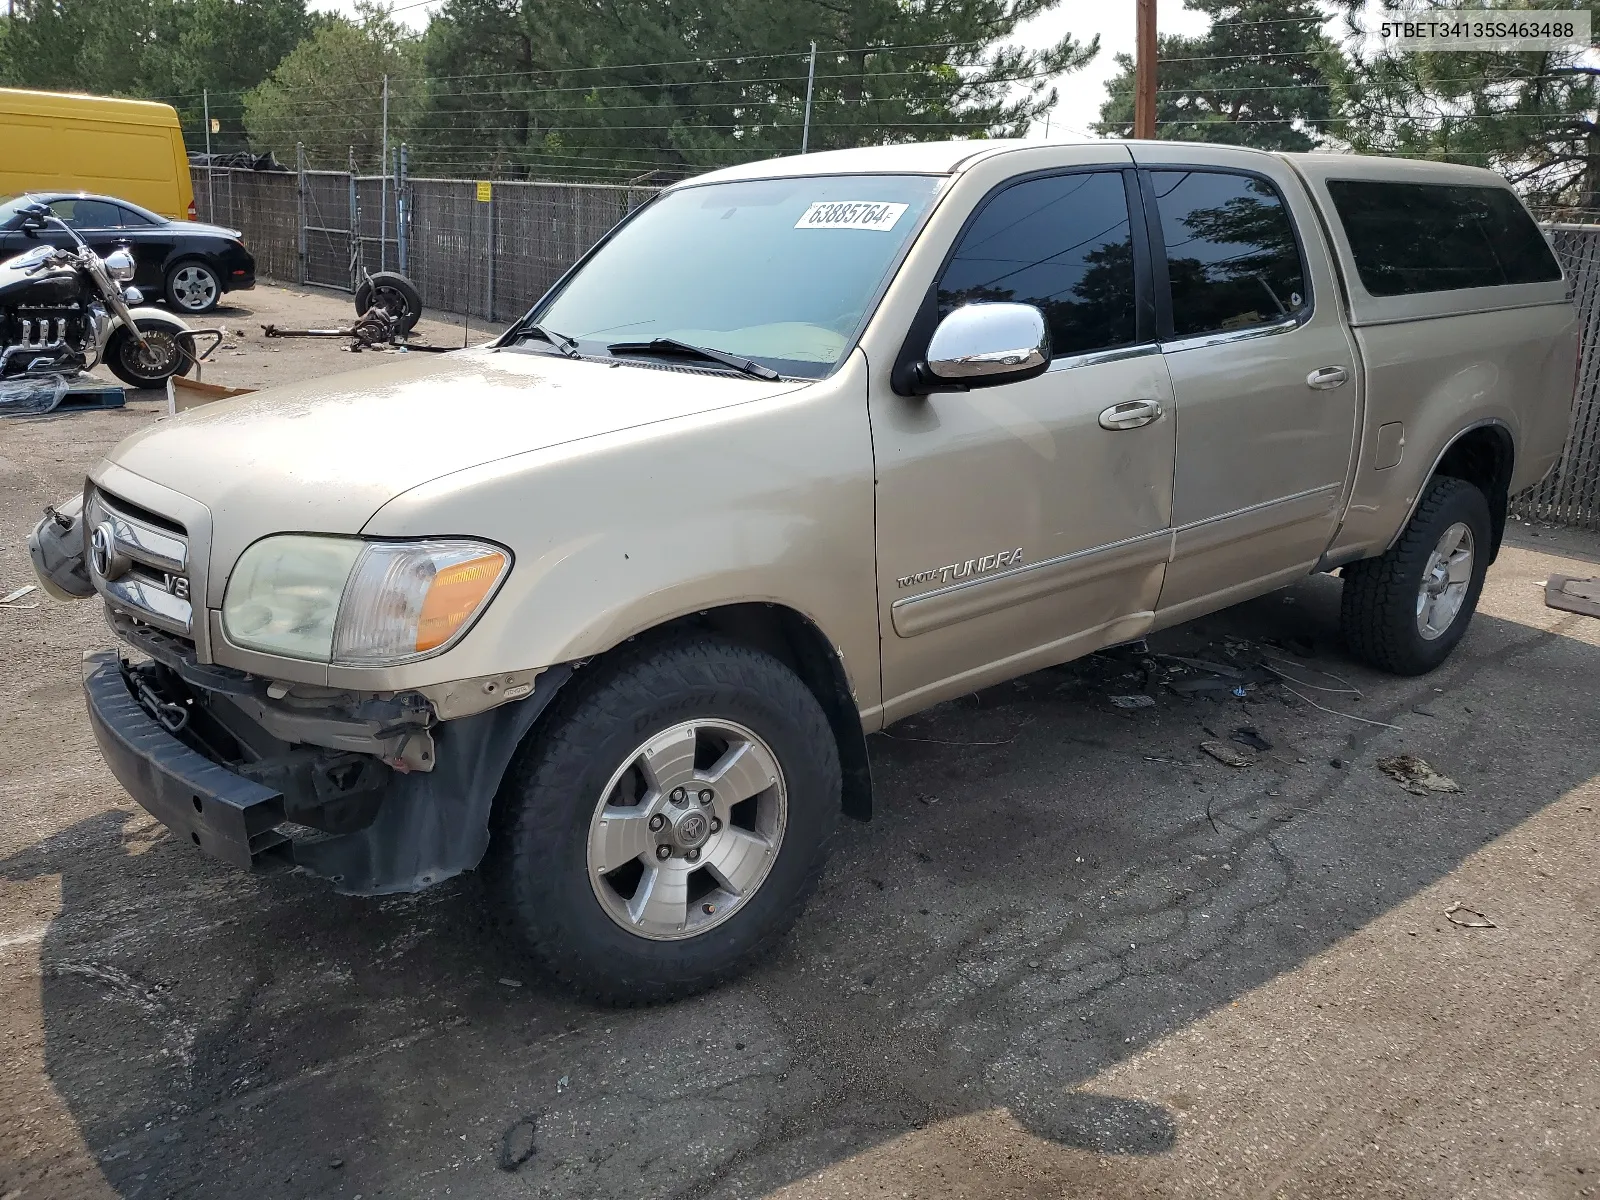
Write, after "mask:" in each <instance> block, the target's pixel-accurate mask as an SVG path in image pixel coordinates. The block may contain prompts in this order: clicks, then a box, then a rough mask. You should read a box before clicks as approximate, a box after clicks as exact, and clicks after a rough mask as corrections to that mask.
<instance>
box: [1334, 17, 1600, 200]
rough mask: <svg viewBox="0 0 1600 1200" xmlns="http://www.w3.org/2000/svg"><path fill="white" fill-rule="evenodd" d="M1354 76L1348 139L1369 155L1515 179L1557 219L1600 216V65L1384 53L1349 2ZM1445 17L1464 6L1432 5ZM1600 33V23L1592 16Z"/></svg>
mask: <svg viewBox="0 0 1600 1200" xmlns="http://www.w3.org/2000/svg"><path fill="white" fill-rule="evenodd" d="M1344 3H1345V7H1346V9H1347V12H1348V18H1349V21H1350V24H1351V30H1352V36H1351V37H1350V39H1349V41H1350V46H1351V54H1350V65H1349V69H1348V70H1347V71H1345V72H1343V73H1341V74H1339V75H1338V76H1336V77H1335V82H1336V85H1337V86H1336V89H1335V90H1336V97H1335V99H1336V102H1337V103H1338V104H1339V106H1340V108H1341V109H1342V113H1343V119H1342V120H1341V121H1340V122H1339V125H1338V128H1337V132H1338V134H1339V136H1340V137H1341V138H1342V139H1343V140H1344V141H1345V142H1347V143H1348V144H1349V146H1350V147H1351V149H1353V150H1357V151H1360V152H1362V153H1368V154H1400V155H1406V156H1408V157H1414V158H1431V159H1438V160H1441V161H1450V162H1463V163H1467V164H1469V165H1471V166H1479V167H1491V168H1493V169H1495V170H1498V171H1500V172H1501V173H1503V174H1504V175H1505V176H1506V177H1507V178H1508V179H1510V180H1511V182H1512V183H1513V184H1514V185H1515V186H1516V187H1517V189H1518V190H1519V191H1520V192H1522V193H1523V194H1524V195H1525V196H1526V197H1527V198H1528V199H1529V200H1530V201H1531V202H1532V203H1533V204H1535V205H1536V206H1538V207H1541V208H1544V209H1547V210H1560V211H1559V213H1557V214H1556V215H1572V214H1573V213H1575V212H1578V211H1582V212H1585V213H1588V214H1591V215H1592V214H1593V212H1594V210H1596V209H1600V123H1597V121H1596V112H1595V110H1596V107H1597V105H1600V94H1597V89H1596V82H1597V77H1600V67H1595V66H1591V65H1589V64H1588V63H1586V62H1585V61H1584V59H1585V57H1586V56H1585V54H1584V53H1583V51H1582V50H1581V49H1579V48H1577V47H1574V48H1572V49H1569V50H1553V51H1519V52H1507V51H1499V52H1470V53H1463V52H1450V53H1440V52H1408V53H1399V54H1395V53H1383V52H1377V53H1374V52H1372V51H1370V50H1369V49H1367V47H1366V45H1365V44H1364V42H1365V40H1366V39H1364V38H1362V37H1361V36H1359V33H1360V32H1361V31H1363V30H1365V29H1368V28H1369V27H1370V25H1371V20H1370V19H1369V18H1367V17H1366V16H1365V14H1364V6H1363V5H1362V4H1361V3H1360V2H1359V0H1344ZM1425 3H1426V4H1427V5H1428V6H1429V7H1433V8H1444V7H1449V8H1457V7H1459V5H1456V4H1454V3H1450V4H1448V5H1446V4H1444V3H1442V0H1425ZM1473 7H1475V8H1485V9H1492V8H1517V9H1527V8H1546V9H1551V10H1558V11H1559V10H1562V9H1565V10H1567V11H1571V10H1573V9H1574V8H1581V9H1587V10H1589V11H1590V12H1591V13H1596V12H1597V10H1600V0H1581V2H1580V3H1572V2H1571V0H1566V2H1558V0H1543V2H1541V0H1515V2H1514V3H1511V2H1508V0H1482V2H1481V3H1475V4H1474V5H1473ZM1591 20H1592V21H1593V23H1594V25H1595V26H1596V27H1597V28H1600V16H1596V17H1591Z"/></svg>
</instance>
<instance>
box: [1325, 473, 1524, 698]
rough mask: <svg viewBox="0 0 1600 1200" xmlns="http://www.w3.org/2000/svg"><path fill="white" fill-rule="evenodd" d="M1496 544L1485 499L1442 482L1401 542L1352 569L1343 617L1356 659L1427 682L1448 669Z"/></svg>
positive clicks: (1434, 485)
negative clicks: (1442, 668)
mask: <svg viewBox="0 0 1600 1200" xmlns="http://www.w3.org/2000/svg"><path fill="white" fill-rule="evenodd" d="M1492 537H1493V533H1492V531H1491V528H1490V520H1489V502H1488V500H1487V499H1485V497H1484V494H1483V493H1482V492H1481V491H1479V490H1478V489H1477V488H1475V487H1474V486H1473V485H1472V484H1470V483H1467V482H1466V481H1465V480H1461V479H1452V478H1449V477H1448V476H1444V475H1439V476H1435V477H1434V478H1433V479H1432V480H1431V481H1430V482H1429V483H1428V485H1427V487H1426V488H1425V489H1424V490H1423V494H1422V500H1421V501H1420V502H1419V503H1418V505H1417V510H1416V512H1414V513H1413V514H1412V515H1411V520H1410V521H1409V522H1407V524H1406V527H1405V530H1404V531H1403V532H1402V533H1401V535H1400V540H1399V541H1397V542H1396V543H1395V544H1394V545H1393V546H1391V547H1390V548H1389V549H1388V551H1386V552H1385V553H1384V554H1381V555H1379V556H1378V557H1377V558H1369V559H1363V560H1362V561H1361V562H1357V563H1351V564H1350V565H1349V566H1347V567H1346V568H1345V569H1344V597H1343V600H1342V602H1341V614H1340V615H1341V621H1342V624H1343V626H1344V636H1345V643H1346V645H1347V646H1348V647H1349V649H1350V652H1351V653H1352V654H1353V655H1355V657H1356V658H1359V659H1360V660H1361V661H1362V662H1364V663H1367V664H1368V665H1369V666H1374V667H1377V668H1378V669H1379V670H1383V671H1390V672H1392V673H1394V674H1396V675H1423V674H1426V673H1427V672H1429V671H1431V670H1433V669H1434V668H1435V667H1437V666H1438V665H1439V664H1440V663H1442V662H1444V660H1445V659H1446V658H1448V657H1449V656H1450V652H1451V651H1452V650H1454V649H1455V647H1456V643H1457V642H1459V641H1460V640H1461V638H1462V637H1463V635H1465V633H1466V631H1467V625H1468V623H1469V622H1470V621H1471V620H1472V614H1473V611H1474V610H1475V609H1476V608H1477V606H1478V595H1479V593H1480V592H1482V591H1483V578H1484V574H1485V573H1486V572H1487V571H1488V569H1489V554H1490V548H1491V541H1490V539H1491V538H1492Z"/></svg>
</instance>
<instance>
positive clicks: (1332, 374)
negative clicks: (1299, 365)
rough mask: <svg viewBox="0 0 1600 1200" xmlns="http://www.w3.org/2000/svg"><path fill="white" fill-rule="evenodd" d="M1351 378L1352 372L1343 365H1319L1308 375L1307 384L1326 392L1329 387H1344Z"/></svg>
mask: <svg viewBox="0 0 1600 1200" xmlns="http://www.w3.org/2000/svg"><path fill="white" fill-rule="evenodd" d="M1349 378H1350V373H1349V372H1348V371H1346V370H1345V369H1344V368H1343V367H1318V368H1317V369H1316V370H1315V371H1313V372H1311V374H1309V375H1307V376H1306V386H1307V387H1309V388H1316V389H1317V391H1319V392H1325V391H1327V390H1328V389H1329V388H1336V387H1342V386H1343V385H1344V381H1345V380H1347V379H1349Z"/></svg>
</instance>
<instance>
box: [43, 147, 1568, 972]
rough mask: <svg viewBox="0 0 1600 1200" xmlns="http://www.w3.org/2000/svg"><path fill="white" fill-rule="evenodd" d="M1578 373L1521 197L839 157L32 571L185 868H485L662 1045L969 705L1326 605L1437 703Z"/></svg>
mask: <svg viewBox="0 0 1600 1200" xmlns="http://www.w3.org/2000/svg"><path fill="white" fill-rule="evenodd" d="M1577 357H1578V323H1577V321H1576V319H1575V316H1574V311H1573V309H1572V307H1571V305H1570V303H1569V301H1568V295H1567V286H1566V283H1565V280H1564V278H1563V275H1562V271H1561V268H1560V266H1559V265H1558V263H1557V261H1556V259H1555V257H1554V255H1553V254H1552V253H1551V250H1550V247H1549V245H1548V243H1547V241H1546V239H1545V237H1544V236H1543V234H1542V233H1541V231H1540V230H1539V228H1538V227H1537V225H1536V224H1535V223H1534V221H1533V220H1532V218H1531V217H1530V216H1529V214H1528V212H1527V210H1526V209H1525V208H1524V207H1523V205H1522V204H1521V202H1520V201H1519V200H1518V199H1517V197H1516V196H1515V195H1514V194H1513V193H1512V191H1511V190H1510V189H1509V188H1508V187H1507V186H1506V183H1505V181H1504V180H1503V179H1501V178H1500V177H1499V176H1497V175H1495V174H1492V173H1490V172H1487V171H1483V170H1476V169H1471V168H1467V167H1461V166H1450V165H1443V164H1437V163H1421V162H1407V161H1398V160H1388V159H1376V158H1362V157H1356V156H1349V155H1320V154H1311V155H1293V154H1289V155H1284V154H1271V153H1265V152H1258V151H1250V150H1244V149H1238V148H1231V147H1220V146H1207V145H1195V144H1189V143H1174V142H1169V143H1160V142H1100V143H1091V144H1081V145H1068V144H1052V143H1040V142H1021V141H958V142H944V143H924V144H916V145H899V146H886V147H874V148H871V149H858V150H846V151H838V152H830V153H821V154H811V155H807V156H803V157H796V158H788V159H779V160H775V161H767V162H759V163H753V164H749V165H744V166H738V167H732V168H729V169H726V170H720V171H714V172H712V173H710V174H707V175H702V176H700V177H698V178H694V179H691V180H688V181H686V182H684V183H681V184H678V185H676V186H673V187H670V188H668V189H666V190H665V191H663V192H661V193H660V194H659V195H657V196H655V197H654V198H653V199H652V200H651V201H650V202H649V203H648V204H645V205H644V206H642V207H641V208H640V209H638V210H637V211H635V212H633V213H631V214H630V215H629V216H628V217H627V218H626V219H625V220H623V221H622V222H621V223H620V224H619V225H618V226H617V227H616V228H615V229H614V230H612V231H611V233H610V234H608V235H607V236H606V237H605V238H604V239H603V240H602V241H601V242H600V243H599V244H598V245H596V246H595V247H594V248H593V249H592V250H590V251H589V252H588V253H587V254H586V255H585V256H584V257H583V258H582V259H581V261H579V262H578V263H577V264H576V265H574V266H573V267H572V269H571V270H570V271H568V272H567V274H566V275H565V276H563V277H562V278H561V279H560V280H559V282H558V283H557V284H556V285H555V286H554V287H553V288H552V289H551V290H550V291H549V292H548V293H547V294H546V295H545V296H544V297H543V298H542V299H541V300H540V301H539V302H538V303H537V304H536V305H535V306H534V307H533V308H532V309H531V310H530V311H529V312H528V313H527V314H526V315H525V316H524V317H523V318H522V319H521V320H519V321H517V322H516V323H515V324H514V325H512V326H510V327H509V328H508V329H507V330H506V331H505V333H504V334H503V335H501V336H500V337H498V338H497V339H496V340H495V341H493V342H492V343H490V344H488V345H484V346H480V347H477V348H472V349H467V350H463V351H460V352H457V353H452V354H448V355H443V356H439V357H434V356H423V355H410V356H398V355H397V356H394V357H393V358H392V360H391V361H389V362H386V363H385V364H383V365H381V366H378V367H374V368H369V369H364V370H360V371H355V372H352V373H350V374H345V375H340V376H336V377H333V378H328V379H321V380H317V381H314V382H309V383H304V384H299V385H293V386H288V387H278V388H273V389H270V390H267V391H262V392H259V393H255V394H251V395H246V396H240V397H238V398H235V399H231V400H227V401H222V402H219V403H215V404H211V405H207V406H205V407H204V408H201V409H196V410H194V411H190V412H186V413H182V414H180V415H178V416H176V417H171V418H168V419H165V420H160V421H157V422H154V423H152V425H151V426H150V427H149V428H146V429H144V430H143V431H141V432H139V433H136V434H134V435H133V436H131V437H129V438H128V439H127V440H125V441H123V442H122V443H121V444H120V445H119V446H117V447H116V449H114V450H113V451H112V452H111V453H110V454H109V455H108V456H106V457H105V458H104V459H102V460H101V461H99V462H98V463H96V464H95V465H94V467H93V469H92V470H91V471H90V472H89V475H88V478H87V480H86V483H85V486H84V489H83V492H82V494H81V496H74V497H73V498H72V499H71V500H70V501H68V502H65V503H62V504H60V505H59V506H58V507H55V508H52V509H50V510H48V511H47V513H46V516H45V519H44V520H43V521H42V522H41V523H40V525H39V527H38V528H37V529H36V530H35V532H34V535H33V537H32V538H31V547H30V548H31V552H32V555H33V559H34V562H35V564H36V568H37V570H38V573H39V575H40V577H41V579H42V580H43V581H44V583H45V586H46V587H47V588H48V589H49V590H50V591H51V593H52V594H54V595H55V596H57V597H60V598H70V597H82V598H86V599H88V598H92V599H94V601H95V602H96V603H98V604H101V605H103V606H104V609H105V614H106V619H107V621H108V622H109V624H110V628H111V632H112V633H113V634H114V635H115V638H116V641H117V643H118V644H117V646H116V648H114V649H106V650H103V651H99V652H94V653H90V654H88V655H87V656H86V658H85V662H84V689H85V693H86V697H87V702H88V712H89V720H90V723H91V725H92V726H93V730H94V734H95V737H96V738H97V740H98V742H99V745H100V748H101V751H102V753H103V755H104V757H105V761H106V763H107V764H108V765H109V767H110V768H111V770H112V772H113V773H114V774H115V775H116V777H117V778H118V780H120V781H121V783H122V785H123V787H125V788H126V789H127V791H128V793H129V794H130V795H131V796H132V797H133V798H134V799H135V800H136V801H138V802H139V803H140V804H141V805H143V806H144V807H145V808H146V809H148V810H149V811H150V812H151V813H152V814H153V815H154V816H155V817H157V818H158V819H159V820H160V821H161V822H163V823H164V824H165V825H166V826H167V828H168V829H169V830H170V831H171V833H172V835H173V837H175V838H176V839H178V840H180V841H184V842H190V843H193V845H194V846H195V847H196V848H197V849H198V850H200V851H202V852H205V853H207V854H211V855H214V856H216V857H218V858H221V859H223V860H224V861H226V862H228V863H232V864H234V865H236V866H237V867H240V868H249V869H270V868H283V867H292V868H296V869H298V870H300V871H301V872H303V873H306V874H309V875H312V876H318V877H321V878H322V879H325V880H328V881H331V884H332V885H333V886H334V887H335V888H338V889H339V890H341V891H344V892H347V893H359V894H363V895H381V894H384V893H394V892H408V891H413V890H416V889H420V888H424V887H428V886H430V885H432V884H436V883H438V882H439V881H441V880H444V879H448V878H450V877H452V876H455V875H458V874H460V873H462V872H465V871H471V870H474V869H478V870H481V871H482V872H483V873H484V875H485V876H486V878H487V880H488V882H489V883H490V885H491V886H490V887H488V888H487V889H484V890H483V891H482V892H481V894H482V895H483V896H485V897H491V898H492V903H493V904H494V905H496V906H497V908H498V910H499V912H498V915H499V916H501V917H503V918H504V919H505V920H506V921H507V922H508V923H509V924H510V925H512V926H513V927H514V928H515V929H516V930H517V931H518V933H519V934H520V936H521V937H522V938H523V939H524V940H525V942H526V944H527V947H528V950H529V953H530V954H531V955H532V956H533V957H534V958H535V959H536V960H537V961H538V962H539V963H540V964H542V966H543V968H544V969H545V970H546V971H547V972H549V973H550V974H552V975H554V976H556V977H558V978H559V979H561V980H564V981H566V982H567V983H568V984H569V985H571V986H572V987H574V988H576V989H578V990H580V991H581V992H583V993H586V994H588V995H590V996H593V997H596V998H599V999H603V1000H609V1001H623V1002H638V1001H652V1000H661V999H666V998H670V997H674V996H680V995H684V994H686V993H689V992H692V991H694V990H696V989H700V988H704V987H707V986H710V985H712V984H714V983H716V982H717V981H719V980H723V979H726V978H728V977H729V976H731V975H733V974H734V973H736V972H738V971H740V970H741V969H743V968H744V967H745V966H747V965H748V964H749V963H750V962H751V961H752V960H753V959H754V958H755V957H756V956H758V955H759V954H760V953H761V952H762V951H763V949H764V948H766V947H768V946H770V945H771V944H772V942H773V941H774V939H775V938H777V937H778V936H780V935H781V934H782V933H783V931H784V930H785V929H786V928H787V927H789V926H790V925H791V923H792V922H794V921H795V920H796V918H797V916H798V914H799V913H800V911H801V908H802V906H803V904H804V902H805V901H806V899H807V896H808V894H809V893H810V892H811V891H812V889H813V888H814V887H815V885H816V883H817V879H818V876H819V873H820V872H821V871H822V869H823V863H824V859H825V856H826V853H827V849H828V846H829V843H830V840H831V839H832V837H833V835H834V833H835V830H836V827H837V824H838V821H839V818H840V816H841V814H843V815H845V816H850V817H855V818H863V819H864V818H867V817H868V816H869V815H870V813H871V808H872V783H871V774H870V771H869V763H868V753H867V745H866V740H865V739H866V735H868V734H870V733H873V732H874V731H876V730H879V729H882V728H883V727H884V726H886V725H889V724H890V723H892V722H894V721H898V720H900V719H901V718H903V717H906V716H908V715H910V714H912V713H915V712H917V711H918V710H920V709H924V708H927V707H928V706H930V705H933V704H937V703H939V702H940V701H942V700H945V699H947V698H949V697H952V696H956V695H959V694H961V693H965V692H970V691H972V690H974V689H976V688H981V687H985V686H989V685H992V684H995V683H997V682H999V681H1001V680H1005V679H1009V678H1012V677H1015V676H1018V675H1021V674H1023V673H1025V672H1029V671H1034V670H1037V669H1040V668H1043V667H1046V666H1050V665H1053V664H1059V663H1063V662H1066V661H1068V660H1070V659H1073V658H1076V657H1079V656H1081V655H1085V654H1089V653H1091V652H1093V651H1095V650H1098V649H1100V648H1102V647H1106V646H1109V645H1113V644H1116V643H1121V642H1126V641H1129V640H1131V639H1135V638H1138V637H1141V636H1143V635H1145V634H1148V633H1150V632H1152V631H1153V630H1158V629H1161V628H1163V627H1166V626H1171V625H1175V624H1177V623H1179V622H1183V621H1188V620H1190V619H1191V618H1194V617H1197V616H1199V615H1201V614H1203V613H1208V612H1211V611H1213V610H1216V609H1220V608H1222V607H1224V606H1227V605H1231V604H1234V603H1237V602H1238V601H1241V600H1244V599H1246V598H1248V597H1251V596H1257V595H1260V594H1262V593H1264V592H1268V591H1270V590H1272V589H1275V588H1278V587H1281V586H1283V585H1285V584H1288V583H1290V582H1291V581H1293V580H1296V579H1299V578H1302V577H1304V576H1306V575H1309V574H1311V573H1314V572H1335V571H1337V572H1339V573H1340V574H1341V575H1342V576H1343V601H1342V603H1343V622H1344V628H1345V631H1346V635H1347V640H1348V644H1349V648H1350V650H1351V652H1352V653H1353V654H1354V656H1355V657H1357V658H1359V659H1361V660H1363V661H1365V662H1367V663H1369V664H1371V665H1373V666H1375V667H1378V668H1382V669H1385V670H1388V671H1393V672H1399V673H1402V674H1419V673H1423V672H1427V671H1430V670H1432V669H1433V668H1435V667H1437V666H1438V665H1439V664H1440V663H1441V662H1442V661H1443V660H1444V659H1445V658H1446V656H1447V655H1449V654H1450V652H1451V650H1452V649H1453V648H1454V647H1455V645H1456V643H1457V642H1459V641H1460V639H1461V637H1462V635H1463V634H1464V633H1465V631H1466V628H1467V624H1468V622H1469V620H1470V619H1471V617H1472V613H1473V609H1474V607H1475V605H1476V602H1477V599H1478V594H1479V590H1480V588H1481V587H1482V585H1483V579H1484V572H1485V570H1486V569H1487V567H1488V566H1489V564H1490V563H1491V562H1492V561H1493V560H1494V557H1495V554H1496V551H1497V550H1498V548H1499V546H1500V541H1501V534H1502V532H1503V529H1504V526H1505V520H1506V506H1507V498H1508V496H1510V495H1513V494H1515V493H1516V492H1518V491H1519V490H1521V489H1523V488H1525V487H1527V486H1529V485H1531V484H1533V483H1535V482H1536V481H1537V480H1539V479H1540V478H1541V477H1542V476H1543V475H1544V474H1545V473H1546V471H1548V470H1549V469H1550V467H1551V466H1552V464H1553V463H1554V462H1555V461H1556V459H1557V456H1558V454H1559V452H1560V450H1561V447H1562V444H1563V440H1564V438H1565V436H1566V433H1567V427H1568V420H1569V410H1570V406H1571V400H1572V394H1573V386H1574V378H1575V369H1576V363H1577ZM473 894H475V895H477V894H480V893H479V892H477V891H476V890H474V893H473Z"/></svg>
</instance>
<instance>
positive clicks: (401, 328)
mask: <svg viewBox="0 0 1600 1200" xmlns="http://www.w3.org/2000/svg"><path fill="white" fill-rule="evenodd" d="M355 302H356V316H358V317H360V316H364V315H365V314H366V312H367V310H368V309H370V308H371V307H372V306H373V304H374V303H375V302H376V303H379V304H381V305H382V307H383V310H384V311H385V312H386V313H388V315H389V321H390V324H391V326H392V327H393V329H394V331H395V332H396V333H410V332H411V330H412V329H413V328H415V327H416V324H417V322H418V321H419V320H420V319H421V317H422V293H421V292H419V291H417V287H416V285H415V284H414V283H412V282H411V280H409V279H407V278H406V277H405V276H404V275H402V274H400V272H399V271H374V272H372V274H370V275H368V276H367V277H366V278H365V279H363V280H362V281H361V282H360V283H359V284H357V285H356V294H355Z"/></svg>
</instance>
